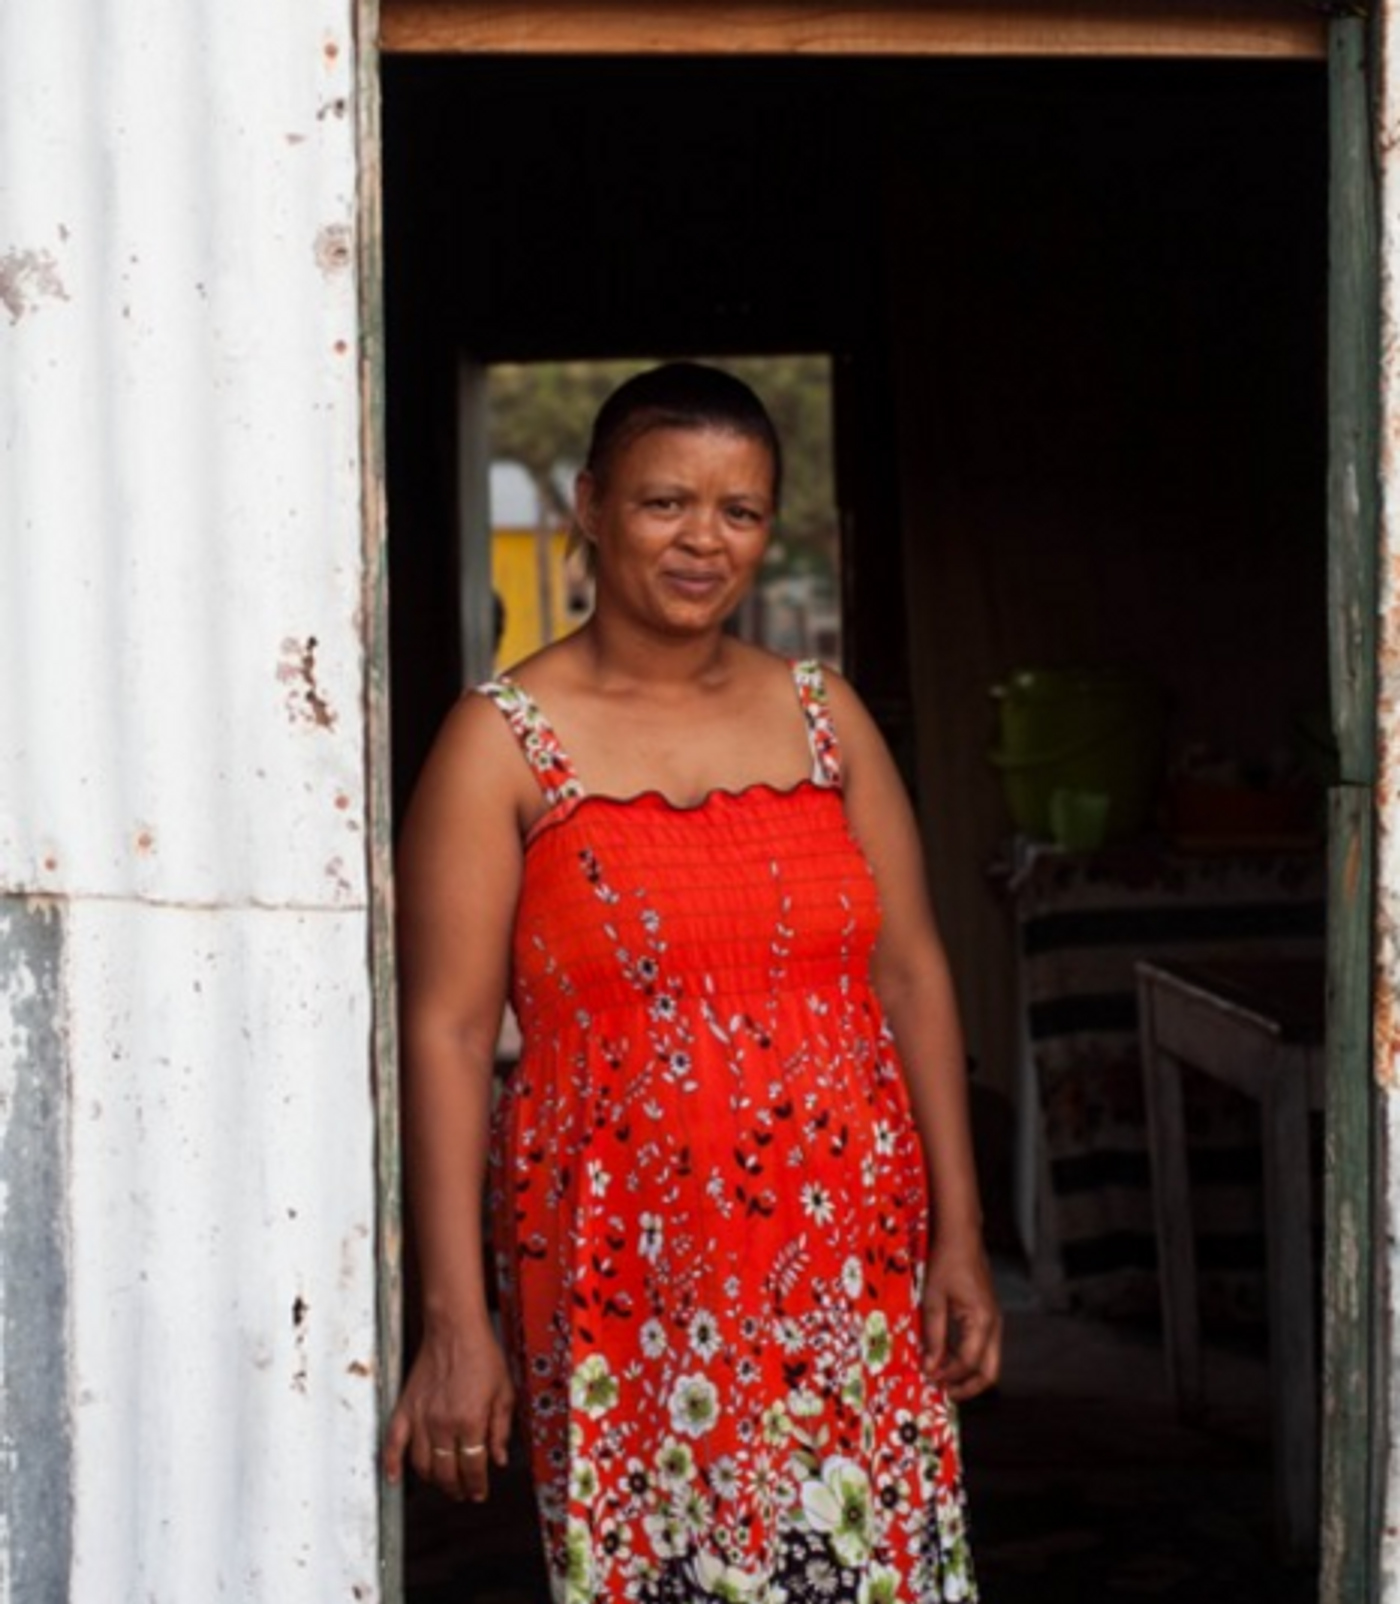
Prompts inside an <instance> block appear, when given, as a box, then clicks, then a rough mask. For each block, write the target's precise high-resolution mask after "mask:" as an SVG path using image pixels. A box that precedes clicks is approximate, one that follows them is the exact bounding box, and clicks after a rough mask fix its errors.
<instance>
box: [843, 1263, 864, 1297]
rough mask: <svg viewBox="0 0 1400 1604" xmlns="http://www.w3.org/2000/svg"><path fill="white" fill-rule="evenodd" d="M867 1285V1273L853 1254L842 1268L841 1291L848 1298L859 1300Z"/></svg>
mask: <svg viewBox="0 0 1400 1604" xmlns="http://www.w3.org/2000/svg"><path fill="white" fill-rule="evenodd" d="M864 1285H865V1271H864V1270H862V1269H861V1264H860V1260H859V1259H858V1258H857V1257H856V1256H855V1254H854V1253H853V1254H852V1255H851V1256H850V1258H848V1259H847V1260H846V1262H845V1263H844V1264H843V1265H842V1266H841V1290H842V1291H843V1292H844V1293H845V1294H846V1296H847V1297H848V1298H858V1297H859V1296H860V1294H861V1288H862V1287H864Z"/></svg>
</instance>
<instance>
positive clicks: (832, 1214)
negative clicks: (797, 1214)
mask: <svg viewBox="0 0 1400 1604" xmlns="http://www.w3.org/2000/svg"><path fill="white" fill-rule="evenodd" d="M802 1208H803V1211H804V1212H805V1213H806V1214H808V1215H810V1216H811V1218H812V1219H813V1220H815V1221H816V1223H817V1224H818V1225H830V1224H831V1222H832V1221H833V1220H834V1219H835V1218H836V1205H835V1204H834V1203H833V1202H832V1200H831V1193H830V1192H828V1191H827V1189H826V1188H825V1187H824V1186H823V1185H822V1184H821V1182H820V1181H808V1182H807V1184H806V1185H805V1186H804V1187H803V1188H802Z"/></svg>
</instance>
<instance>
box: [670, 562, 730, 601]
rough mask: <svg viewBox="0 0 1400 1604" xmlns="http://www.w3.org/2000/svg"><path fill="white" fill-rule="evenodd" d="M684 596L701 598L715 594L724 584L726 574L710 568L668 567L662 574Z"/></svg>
mask: <svg viewBox="0 0 1400 1604" xmlns="http://www.w3.org/2000/svg"><path fill="white" fill-rule="evenodd" d="M662 577H663V578H664V579H665V581H666V583H667V584H668V585H670V586H671V588H672V589H673V590H678V591H680V593H681V594H682V595H683V596H690V597H693V598H697V599H698V598H701V597H706V596H710V595H713V594H714V592H715V591H717V590H719V589H720V587H721V586H722V585H723V584H724V575H723V574H719V573H715V572H713V571H712V570H708V569H689V568H685V569H678V568H672V569H668V570H667V571H666V572H665V573H664V574H663V576H662Z"/></svg>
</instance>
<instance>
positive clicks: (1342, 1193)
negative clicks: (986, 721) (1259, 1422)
mask: <svg viewBox="0 0 1400 1604" xmlns="http://www.w3.org/2000/svg"><path fill="white" fill-rule="evenodd" d="M1346 9H1347V10H1348V11H1350V12H1357V11H1359V10H1360V9H1361V8H1357V7H1349V8H1346ZM1330 32H1331V38H1330V67H1329V71H1330V102H1331V118H1330V122H1331V184H1330V191H1331V199H1330V219H1329V229H1330V240H1329V251H1330V268H1329V310H1328V350H1329V355H1328V368H1329V373H1328V386H1329V405H1328V416H1329V433H1330V438H1329V442H1328V452H1329V466H1328V520H1327V521H1328V530H1327V542H1328V597H1327V603H1328V621H1329V631H1330V646H1331V681H1332V725H1333V730H1334V731H1335V734H1336V739H1337V744H1338V748H1339V757H1340V764H1339V783H1338V784H1337V785H1336V787H1335V788H1334V789H1333V791H1332V796H1331V809H1330V832H1329V851H1330V871H1331V872H1330V884H1329V895H1328V976H1327V986H1328V1029H1327V1110H1326V1129H1327V1136H1326V1183H1325V1198H1326V1204H1325V1211H1326V1245H1325V1250H1324V1272H1323V1277H1324V1296H1323V1309H1324V1315H1323V1400H1322V1435H1323V1464H1322V1526H1321V1542H1322V1577H1321V1589H1320V1597H1321V1599H1322V1601H1323V1604H1363V1601H1365V1600H1369V1599H1371V1598H1373V1597H1375V1596H1376V1587H1377V1584H1378V1580H1379V1578H1378V1576H1377V1574H1376V1571H1377V1560H1378V1552H1379V1530H1380V1518H1379V1517H1380V1510H1379V1499H1380V1492H1381V1488H1380V1485H1379V1474H1378V1471H1379V1467H1380V1465H1381V1462H1382V1451H1383V1447H1384V1445H1383V1444H1382V1443H1381V1442H1380V1441H1379V1440H1378V1437H1379V1430H1380V1427H1379V1424H1378V1422H1379V1421H1380V1420H1382V1419H1383V1418H1384V1416H1385V1412H1386V1411H1385V1408H1384V1405H1385V1398H1384V1396H1383V1388H1382V1378H1383V1376H1384V1374H1385V1371H1384V1367H1383V1366H1382V1364H1381V1362H1380V1359H1381V1356H1380V1353H1379V1345H1378V1338H1379V1332H1378V1330H1377V1327H1378V1324H1379V1322H1378V1320H1377V1318H1376V1315H1377V1312H1378V1303H1379V1300H1378V1297H1377V1289H1378V1285H1379V1282H1378V1272H1379V1268H1380V1257H1379V1247H1380V1244H1381V1242H1382V1241H1383V1237H1384V1233H1383V1232H1380V1231H1378V1230H1377V1229H1376V1224H1377V1209H1376V1201H1377V1191H1376V1176H1377V1174H1378V1166H1377V1162H1376V1141H1377V1121H1376V1118H1375V1092H1374V1079H1373V1076H1372V1039H1371V1023H1372V965H1373V952H1374V944H1373V928H1374V903H1375V883H1374V845H1375V833H1376V817H1375V781H1376V619H1377V551H1378V544H1379V517H1380V472H1379V447H1378V441H1379V435H1380V427H1379V425H1380V355H1379V352H1380V251H1379V223H1378V215H1377V214H1378V182H1377V173H1376V160H1375V152H1376V127H1375V114H1374V97H1375V88H1376V85H1375V81H1374V73H1373V66H1374V62H1375V55H1374V51H1375V48H1376V42H1377V30H1376V29H1375V27H1374V26H1373V25H1372V23H1371V22H1370V21H1369V20H1368V19H1367V18H1366V17H1364V16H1362V15H1347V16H1344V17H1338V18H1336V19H1335V20H1334V21H1333V23H1332V25H1331V30H1330Z"/></svg>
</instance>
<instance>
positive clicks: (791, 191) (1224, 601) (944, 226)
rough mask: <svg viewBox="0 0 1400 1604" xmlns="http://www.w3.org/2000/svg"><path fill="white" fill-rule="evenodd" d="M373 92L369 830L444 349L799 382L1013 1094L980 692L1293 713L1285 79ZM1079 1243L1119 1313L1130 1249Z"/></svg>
mask: <svg viewBox="0 0 1400 1604" xmlns="http://www.w3.org/2000/svg"><path fill="white" fill-rule="evenodd" d="M384 83H385V97H386V131H385V172H386V234H387V260H388V266H387V272H386V295H387V301H388V317H389V335H388V341H389V346H388V349H389V357H388V369H389V394H390V403H389V411H388V426H389V460H390V494H391V497H393V508H392V518H391V521H392V526H393V529H394V531H395V537H394V539H395V554H394V558H393V561H394V564H395V567H394V575H393V579H394V583H393V586H392V597H393V606H394V608H395V619H396V630H395V633H396V635H397V638H399V639H400V640H411V641H412V643H413V645H412V651H411V652H402V653H400V654H399V656H398V658H397V659H396V661H395V665H394V674H395V683H396V707H395V711H396V749H395V765H396V772H397V776H398V784H397V789H398V790H399V792H400V795H402V794H404V793H405V792H406V790H407V787H408V785H409V783H411V776H412V773H413V772H414V771H415V770H416V766H417V763H418V761H419V760H420V759H421V753H422V751H423V750H424V749H425V747H426V741H427V739H428V738H429V736H430V733H431V730H432V728H433V727H435V725H436V722H437V720H438V718H439V717H440V716H441V713H442V711H443V710H444V709H445V707H446V705H447V704H448V703H449V702H450V700H451V699H452V698H453V697H455V695H456V694H457V691H458V687H459V684H460V669H459V666H458V664H457V662H456V659H455V652H454V649H453V648H452V647H451V646H450V643H451V642H452V641H453V640H454V639H455V638H456V618H455V616H454V614H455V607H456V603H455V601H454V600H453V598H454V597H455V596H456V594H457V587H456V584H455V574H454V573H453V565H454V563H455V555H454V554H455V521H456V494H457V479H456V467H455V464H456V444H455V440H454V437H453V426H452V421H451V420H452V418H453V416H454V386H455V383H456V377H455V374H456V364H457V362H458V359H459V354H460V353H461V352H464V351H465V352H468V353H470V355H471V357H472V359H473V360H476V361H480V362H491V361H498V360H516V361H518V360H526V359H531V358H540V357H553V358H558V357H564V356H604V355H606V356H617V355H627V354H629V353H637V354H640V353H642V352H648V351H657V350H662V351H667V352H675V353H678V354H679V353H692V352H699V351H704V350H749V351H762V350H781V349H823V350H831V351H833V352H835V353H836V372H837V375H838V401H837V410H838V450H839V453H840V459H841V464H842V474H843V485H842V502H843V506H845V507H846V508H847V509H848V511H849V519H850V522H849V527H848V528H847V530H846V531H845V546H846V549H847V551H848V552H849V553H850V560H849V564H848V567H847V587H846V595H845V602H846V621H847V625H848V629H849V632H850V640H851V644H850V648H849V657H848V666H849V669H850V671H851V673H852V676H853V678H854V679H855V681H856V683H857V686H858V687H859V688H860V689H861V690H862V691H863V693H864V694H865V695H866V696H867V699H868V700H870V701H871V703H872V705H873V706H874V707H875V709H876V711H877V713H878V715H879V716H880V718H881V722H882V723H883V724H884V726H885V728H886V731H887V733H888V734H889V735H890V736H891V738H892V740H893V742H894V744H895V745H896V747H897V749H898V750H900V751H901V752H902V753H903V754H904V755H905V758H906V763H907V769H908V772H909V774H910V777H911V779H912V780H913V782H914V784H915V786H916V789H917V793H918V796H919V800H920V804H921V810H922V813H923V816H924V819H925V822H926V824H927V825H928V827H929V839H930V842H931V844H932V851H931V858H932V865H933V873H934V877H935V881H936V892H937V895H938V898H939V902H940V907H941V909H942V912H943V921H944V926H945V934H946V935H947V937H948V940H949V944H950V947H951V948H952V950H953V951H954V954H955V962H956V963H957V965H958V969H959V979H960V983H961V986H962V990H963V998H962V1001H963V1008H964V1013H965V1015H966V1016H967V1018H968V1021H969V1026H970V1035H971V1038H972V1042H973V1048H974V1052H975V1054H976V1056H977V1059H978V1068H977V1075H978V1076H979V1077H980V1084H983V1085H985V1086H986V1087H987V1088H988V1090H989V1093H990V1094H991V1095H992V1096H993V1097H999V1098H1001V1099H1003V1100H1009V1097H1010V1094H1011V1089H1012V1085H1013V1082H1014V1065H1015V1062H1016V1048H1015V1043H1014V1039H1013V1036H1014V1032H1013V1031H1012V1030H1011V1028H1010V1026H1009V1021H1010V1020H1011V1019H1012V1017H1013V1014H1014V1010H1013V1007H1012V1004H1011V980H1010V977H1011V974H1012V971H1013V968H1014V955H1013V950H1012V943H1013V936H1012V929H1011V926H1010V924H1009V922H1008V920H1007V917H1006V909H1005V907H1004V905H1001V904H998V902H997V901H996V900H995V899H994V898H993V897H991V896H990V895H989V893H988V890H987V885H986V880H985V869H986V867H987V865H988V864H989V863H990V862H992V861H993V860H994V858H995V855H996V853H997V850H998V847H999V845H1000V843H1001V841H1002V840H1003V839H1004V837H1005V834H1006V833H1007V829H1008V825H1007V819H1006V813H1005V804H1004V800H1003V798H1002V797H1001V794H1000V790H999V783H998V778H997V776H996V774H995V773H994V771H992V770H991V768H990V766H989V765H987V764H986V761H985V749H986V746H987V745H988V741H989V726H988V718H989V709H988V702H987V690H988V687H989V686H990V685H992V684H994V683H996V682H997V680H998V679H999V678H1000V677H1001V676H1003V675H1004V674H1005V673H1006V672H1007V671H1009V670H1010V669H1013V668H1015V667H1016V666H1018V665H1021V664H1025V663H1029V662H1031V661H1034V660H1047V659H1051V658H1053V659H1058V660H1060V661H1065V660H1073V659H1075V658H1079V659H1080V660H1085V659H1092V660H1099V661H1103V660H1123V659H1125V658H1132V659H1134V660H1136V661H1140V662H1141V661H1146V662H1148V663H1149V664H1150V665H1151V666H1152V668H1153V671H1154V672H1156V673H1158V674H1160V675H1162V676H1163V677H1164V678H1167V679H1168V680H1169V683H1170V685H1171V688H1172V690H1173V692H1174V694H1175V696H1176V700H1177V706H1178V710H1179V711H1181V712H1182V714H1183V718H1184V721H1185V722H1184V725H1183V727H1184V728H1185V729H1186V730H1187V731H1189V732H1190V733H1191V734H1192V735H1193V737H1194V738H1196V739H1198V740H1199V741H1201V742H1202V743H1203V744H1209V745H1212V746H1215V747H1217V748H1220V749H1223V750H1228V751H1230V752H1244V753H1246V754H1247V755H1248V756H1250V757H1256V756H1263V755H1266V752H1267V748H1268V747H1269V746H1271V745H1272V744H1273V743H1274V742H1275V741H1281V740H1283V739H1285V738H1286V737H1287V735H1288V733H1289V732H1288V725H1289V722H1290V720H1291V719H1292V717H1293V716H1294V714H1295V713H1297V712H1302V711H1303V710H1304V709H1307V708H1310V707H1312V706H1314V705H1315V704H1317V703H1325V699H1326V641H1325V634H1326V631H1325V610H1324V593H1325V512H1324V507H1323V501H1322V495H1323V485H1324V481H1325V416H1324V407H1325V386H1324V369H1325V228H1326V220H1325V210H1326V126H1325V119H1326V84H1325V80H1324V77H1323V74H1322V71H1321V69H1320V68H1319V66H1318V65H1317V64H1316V63H1312V62H1308V63H1294V64H1290V65H1288V66H1278V65H1270V66H1267V67H1265V66H1260V65H1258V64H1247V63H1215V64H1208V65H1207V64H1192V65H1187V64H1182V63H1170V64H1162V63H1139V64H1133V65H1124V64H1121V63H1116V64H1112V65H1109V64H1107V63H1084V62H1054V63H1046V62H1041V63H1030V62H1020V63H1007V62H1001V63H987V62H977V61H967V62H933V61H927V62H924V61H920V62H911V61H899V62H877V61H871V60H864V61H855V60H843V59H835V60H830V61H825V60H824V61H802V62H793V61H785V60H775V59H767V58H765V59H759V60H746V61H738V62H728V63H724V64H717V63H714V62H708V61H698V60H692V59H678V60H670V59H668V60H665V61H658V60H648V61H645V62H642V61H637V60H628V59H622V58H610V57H603V58H599V59H594V60H590V61H587V62H580V61H577V60H559V59H551V58H540V59H533V60H529V61H525V60H519V59H510V58H495V59H481V58H470V57H468V58H463V59H461V60H455V61H446V60H431V59H424V60H404V61H394V60H390V61H388V62H386V64H385V74H384ZM447 575H451V577H452V582H450V583H443V582H442V581H443V579H444V576H447ZM1246 625H1247V627H1245V626H1246ZM1260 746H1263V747H1264V748H1265V752H1260V751H1258V750H1257V748H1259V747H1260ZM984 1167H985V1166H984ZM1009 1184H1010V1181H1009V1177H1007V1178H1005V1180H1004V1181H998V1180H992V1185H993V1186H994V1187H996V1188H997V1189H998V1195H1000V1190H1001V1188H1002V1187H1003V1186H1009ZM1108 1234H1109V1235H1110V1236H1111V1237H1112V1238H1113V1239H1112V1240H1111V1241H1110V1242H1109V1243H1108V1250H1109V1251H1110V1252H1116V1253H1118V1254H1119V1262H1118V1263H1117V1264H1116V1265H1110V1267H1109V1268H1110V1273H1121V1277H1122V1280H1123V1282H1124V1284H1125V1285H1126V1284H1130V1283H1131V1280H1132V1277H1133V1274H1134V1272H1135V1271H1136V1272H1137V1273H1138V1274H1139V1275H1141V1274H1143V1272H1144V1266H1143V1264H1142V1262H1141V1256H1142V1254H1143V1252H1144V1246H1143V1241H1142V1240H1141V1239H1142V1236H1143V1232H1142V1230H1141V1229H1138V1230H1137V1231H1133V1230H1128V1231H1126V1232H1120V1233H1117V1234H1116V1235H1115V1234H1113V1233H1108ZM1086 1585H1087V1584H1086ZM1085 1596H1089V1595H1088V1594H1087V1593H1086V1595H1085ZM1095 1596H1098V1595H1097V1594H1096V1595H1095ZM1197 1596H1200V1595H1199V1594H1198V1595H1197ZM1280 1596H1281V1595H1280Z"/></svg>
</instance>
